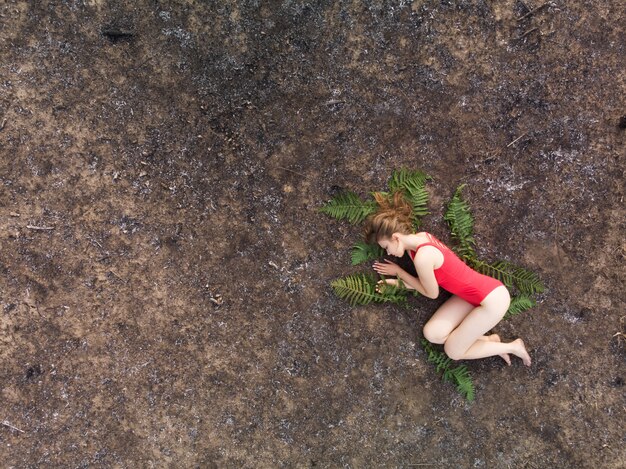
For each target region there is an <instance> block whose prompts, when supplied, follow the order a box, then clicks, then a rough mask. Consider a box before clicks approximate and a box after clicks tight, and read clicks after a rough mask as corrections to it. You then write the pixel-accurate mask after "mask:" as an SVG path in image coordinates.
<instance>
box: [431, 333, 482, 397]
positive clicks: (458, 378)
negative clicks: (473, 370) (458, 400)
mask: <svg viewBox="0 0 626 469" xmlns="http://www.w3.org/2000/svg"><path fill="white" fill-rule="evenodd" d="M422 346H423V347H424V350H426V353H427V354H428V358H427V360H428V361H429V362H430V363H432V364H434V365H435V370H436V372H437V373H439V372H441V373H442V375H441V378H442V379H443V380H444V381H448V382H450V383H452V384H454V385H455V386H456V389H457V391H458V392H459V393H461V395H463V397H465V399H467V400H468V401H469V402H472V401H473V400H474V397H475V391H474V383H473V382H472V377H471V376H470V374H469V371H468V369H467V367H466V366H465V365H459V366H457V367H455V368H452V364H453V363H454V362H453V361H452V360H451V359H450V358H449V357H447V356H446V354H445V353H443V352H439V351H437V350H435V348H434V347H433V344H431V343H430V342H428V341H427V340H426V339H422Z"/></svg>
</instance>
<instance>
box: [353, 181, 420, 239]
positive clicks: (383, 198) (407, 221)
mask: <svg viewBox="0 0 626 469" xmlns="http://www.w3.org/2000/svg"><path fill="white" fill-rule="evenodd" d="M374 198H375V199H376V202H377V203H378V206H379V208H378V210H377V211H376V213H374V214H372V215H370V217H369V218H368V219H367V221H366V223H365V240H366V242H367V243H370V244H374V243H378V244H379V245H381V246H382V244H381V241H383V244H385V242H386V241H390V240H392V238H393V235H394V234H410V233H412V232H413V224H412V221H411V214H412V213H413V210H412V207H411V205H410V204H409V202H408V201H407V200H406V198H405V197H404V194H403V193H402V192H400V191H398V192H395V193H394V194H393V195H392V196H391V197H389V196H387V195H383V194H381V193H378V192H376V193H374ZM382 247H383V248H384V249H387V248H386V247H385V246H382Z"/></svg>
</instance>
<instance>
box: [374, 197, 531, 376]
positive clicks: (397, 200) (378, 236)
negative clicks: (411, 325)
mask: <svg viewBox="0 0 626 469" xmlns="http://www.w3.org/2000/svg"><path fill="white" fill-rule="evenodd" d="M375 198H376V201H377V202H378V205H379V207H380V209H379V210H378V211H377V212H376V213H375V214H374V215H372V216H370V218H369V219H368V220H367V224H366V238H367V241H368V242H370V243H374V242H377V243H378V244H379V245H380V247H382V248H383V249H384V250H385V251H386V252H387V254H389V255H392V256H396V257H402V256H403V255H404V253H405V252H407V251H408V252H409V254H410V255H411V258H412V259H413V263H414V264H415V270H416V272H417V277H414V276H413V275H411V274H409V273H408V272H406V271H405V270H404V269H402V268H401V267H400V266H399V265H397V264H395V263H394V262H391V261H389V260H385V262H375V263H374V270H375V271H376V272H378V273H379V274H381V275H385V276H391V277H397V279H400V280H402V282H403V283H404V285H405V286H406V287H407V288H409V289H414V290H417V291H418V292H419V293H421V294H422V295H424V296H426V297H428V298H437V297H438V296H439V288H440V287H441V288H444V289H446V290H448V291H449V292H450V293H452V294H453V295H452V297H451V298H450V299H449V300H447V301H446V302H445V303H444V304H443V305H441V307H440V308H439V309H438V310H437V311H436V312H435V314H433V316H432V318H430V320H429V321H428V322H427V323H426V325H425V326H424V337H426V339H427V340H429V341H430V342H432V343H436V344H444V350H445V352H446V354H447V355H448V356H449V357H450V358H452V359H453V360H472V359H476V358H485V357H491V356H494V355H499V356H500V357H502V359H503V360H504V361H505V362H506V363H507V364H508V365H510V364H511V359H510V357H509V354H511V353H512V354H513V355H515V356H517V357H519V358H521V359H522V361H523V363H524V365H526V366H530V355H528V352H527V351H526V347H525V346H524V342H523V341H522V339H517V340H514V341H513V342H509V343H503V342H500V337H499V336H498V335H497V334H491V335H489V336H486V335H484V334H485V333H486V332H487V331H489V330H490V329H492V328H493V327H494V326H495V325H496V324H498V323H499V322H500V321H501V320H502V318H503V317H504V315H505V313H506V311H507V309H508V308H509V304H510V301H511V297H510V295H509V292H508V290H507V289H506V287H505V286H504V285H503V284H502V283H501V282H500V281H498V280H496V279H494V278H492V277H488V276H486V275H482V274H480V273H478V272H476V271H475V270H472V269H471V268H470V267H469V266H467V265H466V264H465V263H464V262H463V261H462V260H460V259H459V258H458V257H457V256H456V255H455V254H454V253H453V252H452V251H451V250H450V249H449V248H448V247H446V246H445V245H444V244H443V243H442V242H441V241H439V240H438V239H436V238H435V237H434V236H432V235H431V234H429V233H426V232H421V233H413V230H412V223H411V212H412V209H411V206H410V205H409V203H408V202H407V201H406V199H405V198H404V196H403V194H402V193H401V192H397V193H395V194H394V195H393V197H392V198H391V199H389V198H387V197H385V196H383V195H381V194H375ZM397 279H386V280H385V282H386V283H387V284H390V285H394V284H396V283H397V281H398V280H397ZM381 283H382V281H381Z"/></svg>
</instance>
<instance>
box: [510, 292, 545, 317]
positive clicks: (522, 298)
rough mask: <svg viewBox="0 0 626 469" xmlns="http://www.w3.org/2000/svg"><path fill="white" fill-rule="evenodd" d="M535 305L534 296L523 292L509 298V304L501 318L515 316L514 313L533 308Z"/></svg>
mask: <svg viewBox="0 0 626 469" xmlns="http://www.w3.org/2000/svg"><path fill="white" fill-rule="evenodd" d="M536 305H537V302H536V301H535V300H534V298H531V297H530V296H528V295H525V294H523V293H522V294H519V295H517V296H514V297H513V298H511V304H510V305H509V309H508V310H507V312H506V314H505V315H504V318H503V319H509V318H510V317H513V316H515V315H516V314H519V313H522V312H524V311H526V310H528V309H531V308H534V307H535V306H536Z"/></svg>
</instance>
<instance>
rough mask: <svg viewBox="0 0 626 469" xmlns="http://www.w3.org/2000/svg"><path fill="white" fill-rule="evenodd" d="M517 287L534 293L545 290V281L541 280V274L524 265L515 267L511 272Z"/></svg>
mask: <svg viewBox="0 0 626 469" xmlns="http://www.w3.org/2000/svg"><path fill="white" fill-rule="evenodd" d="M511 277H512V279H513V283H514V284H515V287H516V288H517V289H518V290H519V291H520V292H521V293H524V294H527V295H533V294H535V293H541V292H543V291H544V286H543V283H541V280H539V276H538V275H537V274H535V273H534V272H531V271H529V270H526V269H524V268H522V267H515V269H514V270H513V272H512V273H511Z"/></svg>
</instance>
